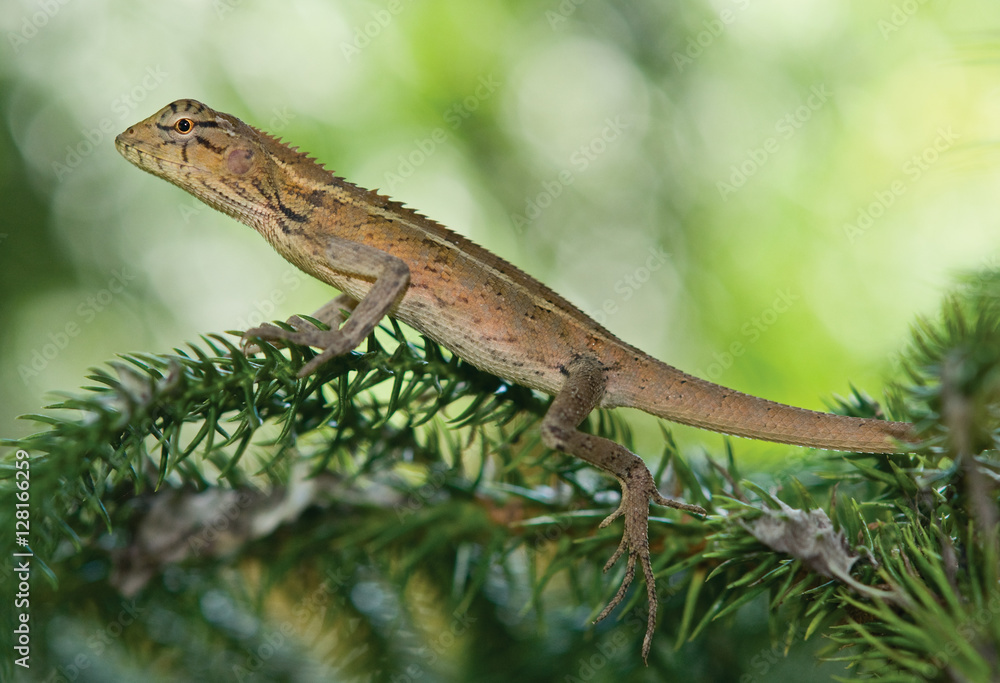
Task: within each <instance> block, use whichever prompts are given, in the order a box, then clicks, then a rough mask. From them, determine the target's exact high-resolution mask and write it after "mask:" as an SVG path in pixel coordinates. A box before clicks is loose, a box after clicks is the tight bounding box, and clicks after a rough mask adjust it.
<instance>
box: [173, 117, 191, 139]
mask: <svg viewBox="0 0 1000 683" xmlns="http://www.w3.org/2000/svg"><path fill="white" fill-rule="evenodd" d="M174 130H176V131H177V132H178V133H180V134H181V135H186V134H187V133H190V132H191V131H192V130H194V121H192V120H191V119H177V122H176V123H174Z"/></svg>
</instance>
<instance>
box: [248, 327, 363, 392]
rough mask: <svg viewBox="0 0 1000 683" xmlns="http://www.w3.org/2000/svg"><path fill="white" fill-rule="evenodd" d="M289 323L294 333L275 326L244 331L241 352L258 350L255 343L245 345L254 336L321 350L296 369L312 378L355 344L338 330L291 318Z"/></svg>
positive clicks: (301, 375)
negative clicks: (317, 371)
mask: <svg viewBox="0 0 1000 683" xmlns="http://www.w3.org/2000/svg"><path fill="white" fill-rule="evenodd" d="M288 324H289V325H291V326H292V327H293V328H294V330H285V329H282V328H280V327H278V326H277V325H270V324H264V325H260V326H258V327H254V328H252V329H249V330H247V331H246V332H244V333H243V341H244V353H246V354H248V355H249V354H252V353H255V352H256V351H258V350H259V348H257V346H256V344H252V343H251V344H246V342H247V341H248V340H249V339H251V338H253V337H257V338H259V339H264V340H267V341H270V342H278V343H282V342H286V341H287V342H291V343H293V344H299V345H301V346H313V347H316V348H320V349H323V350H322V351H321V352H320V353H319V354H318V355H316V357H315V358H313V359H312V360H310V361H309V362H308V363H306V364H305V365H304V366H302V369H301V370H299V372H298V376H299V377H306V376H308V375H311V374H312V373H313V371H314V370H316V368H318V367H319V366H320V365H322V364H323V363H325V362H326V361H328V360H330V359H331V358H333V357H335V356H342V355H344V354H345V353H347V352H348V351H350V350H351V349H353V348H354V347H355V346H357V344H353V343H351V340H349V339H348V338H347V337H346V336H345V335H344V333H343V332H341V331H340V330H337V329H331V330H322V329H320V328H318V327H315V326H314V325H312V324H311V323H309V322H308V321H306V320H304V319H303V318H300V317H299V316H297V315H293V316H292V317H291V318H289V319H288Z"/></svg>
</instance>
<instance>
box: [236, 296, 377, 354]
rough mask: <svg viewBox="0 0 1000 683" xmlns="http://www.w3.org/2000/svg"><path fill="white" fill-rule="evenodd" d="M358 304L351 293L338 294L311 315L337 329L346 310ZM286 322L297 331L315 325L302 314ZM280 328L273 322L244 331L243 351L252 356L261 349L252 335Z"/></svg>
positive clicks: (256, 335) (344, 316)
mask: <svg viewBox="0 0 1000 683" xmlns="http://www.w3.org/2000/svg"><path fill="white" fill-rule="evenodd" d="M357 305H358V300H357V299H355V298H354V297H352V296H351V295H349V294H338V295H337V296H336V297H334V298H333V299H331V300H330V301H327V302H326V303H325V304H323V305H322V306H321V307H320V308H319V309H318V310H317V311H316V312H315V313H313V314H312V315H311V316H309V317H310V318H312V319H314V320H318V321H319V322H321V323H323V324H324V325H326V326H327V327H329V328H330V329H331V330H336V329H339V328H340V326H341V325H343V324H344V321H345V320H347V315H345V314H344V312H345V311H346V312H347V313H348V314H350V313H351V312H352V311H354V309H355V307H357ZM285 324H287V325H291V326H292V327H293V328H294V329H295V331H296V332H300V331H302V330H306V329H308V328H310V327H315V326H314V325H313V324H312V323H311V322H309V321H308V320H305V319H304V318H303V317H302V316H299V315H293V316H291V317H290V318H289V319H288V320H286V321H285ZM280 329H281V328H280V327H277V326H276V325H272V324H271V323H264V324H263V325H258V326H257V327H254V328H251V329H249V330H247V331H246V332H244V333H243V339H242V340H241V341H242V344H243V353H244V354H245V355H247V356H251V355H253V354H255V353H257V352H258V351H260V347H258V346H257V345H256V344H254V343H252V342H251V341H250V339H251V338H252V337H260V333H261V331H262V330H267V331H271V330H280ZM272 341H273V342H278V343H280V342H281V340H280V339H273V340H272Z"/></svg>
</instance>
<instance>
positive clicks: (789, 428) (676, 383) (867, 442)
mask: <svg viewBox="0 0 1000 683" xmlns="http://www.w3.org/2000/svg"><path fill="white" fill-rule="evenodd" d="M643 360H644V361H645V362H642V363H639V364H637V365H638V367H637V375H639V376H636V377H632V378H629V379H628V380H627V381H625V382H624V383H623V385H622V386H621V389H622V393H621V394H619V395H615V394H616V392H615V391H614V388H613V387H610V386H609V388H608V389H609V392H608V398H609V399H610V401H609V402H611V403H613V404H615V405H627V406H632V407H635V408H638V409H640V410H642V411H644V412H647V413H650V414H652V415H656V416H658V417H662V418H664V419H666V420H670V421H671V422H679V423H681V424H686V425H692V426H694V427H699V428H701V429H708V430H711V431H714V432H721V433H723V434H731V435H733V436H743V437H748V438H751V439H762V440H764V441H773V442H776V443H787V444H794V445H796V446H809V447H812V448H821V449H825V450H831V451H853V452H857V453H904V452H907V451H908V450H911V449H910V448H908V447H907V443H908V442H909V443H913V442H915V441H916V440H917V439H916V437H915V435H914V432H913V425H911V424H910V423H909V422H890V421H888V420H877V419H868V418H860V417H846V416H844V415H834V414H832V413H821V412H818V411H815V410H806V409H805V408H795V407H793V406H789V405H785V404H783V403H776V402H774V401H768V400H767V399H763V398H758V397H756V396H751V395H749V394H744V393H742V392H739V391H735V390H733V389H727V388H726V387H723V386H720V385H718V384H713V383H712V382H707V381H705V380H703V379H699V378H697V377H694V376H693V375H688V374H686V373H684V372H681V371H680V370H678V369H676V368H674V367H671V366H669V365H666V364H665V363H661V362H660V361H657V360H655V359H653V358H646V359H643Z"/></svg>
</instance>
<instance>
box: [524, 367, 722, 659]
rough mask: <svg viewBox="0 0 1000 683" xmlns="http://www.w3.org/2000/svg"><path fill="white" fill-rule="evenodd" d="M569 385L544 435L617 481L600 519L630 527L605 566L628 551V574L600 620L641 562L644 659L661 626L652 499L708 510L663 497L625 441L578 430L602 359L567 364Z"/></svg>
mask: <svg viewBox="0 0 1000 683" xmlns="http://www.w3.org/2000/svg"><path fill="white" fill-rule="evenodd" d="M565 374H566V384H565V385H564V386H563V388H562V389H561V390H560V391H559V393H558V394H557V395H556V397H555V400H553V401H552V405H551V406H550V407H549V410H548V412H547V413H546V414H545V418H544V419H543V420H542V425H541V431H542V440H543V442H544V443H545V445H546V446H548V447H549V448H552V449H553V450H558V451H562V452H563V453H568V454H569V455H574V456H576V457H578V458H581V459H583V460H586V461H587V462H588V463H590V464H592V465H595V466H597V467H599V468H601V469H603V470H605V471H606V472H609V473H611V474H612V475H614V477H615V478H616V479H617V480H618V483H619V484H620V485H621V488H622V499H621V503H620V504H619V506H618V509H617V510H615V511H614V512H613V513H611V514H610V515H609V516H608V517H607V518H606V519H605V520H604V521H603V522H601V524H600V528H604V527H606V526H608V525H609V524H611V523H612V522H613V521H615V520H616V519H618V518H619V517H623V518H624V522H625V530H624V533H623V534H622V540H621V543H619V544H618V549H617V550H615V552H614V554H613V555H612V556H611V558H610V559H609V560H608V562H607V564H605V565H604V571H608V570H609V569H611V567H612V566H613V565H614V564H615V563H616V562H617V561H618V560H619V559H620V558H621V557H622V556H623V555H625V554H626V553H628V560H627V565H626V567H625V576H624V578H623V579H622V583H621V586H620V587H619V589H618V592H617V593H616V594H615V596H614V597H613V598H611V601H610V602H608V605H607V606H606V607H605V608H604V610H603V611H602V612H601V613H600V614H599V615H598V617H597V619H595V622H597V621H600V620H602V619H604V618H605V617H607V616H608V615H609V614H610V613H611V612H612V611H613V610H614V609H615V607H617V606H618V605H619V604H620V603H621V601H622V600H623V599H624V598H625V594H626V592H627V591H628V588H629V586H630V585H631V584H632V581H633V579H634V578H635V566H636V563H638V564H639V565H640V566H641V567H642V573H643V578H645V580H646V595H647V598H648V600H649V607H648V612H647V622H646V636H645V638H643V641H642V658H643V660H646V659H647V658H648V657H649V650H650V647H651V646H652V641H653V632H654V630H655V628H656V582H655V577H654V576H653V567H652V563H651V560H650V557H649V503H650V501H653V502H655V503H658V504H660V505H666V506H668V507H672V508H676V509H681V510H687V511H690V512H695V513H699V514H704V513H705V510H704V509H702V508H701V507H699V506H697V505H687V504H685V503H678V502H676V501H672V500H669V499H667V498H664V497H663V496H662V495H661V494H660V492H659V491H658V490H657V488H656V484H655V482H654V481H653V475H652V474H650V472H649V469H648V468H647V467H646V464H645V463H644V462H643V461H642V459H641V458H639V456H637V455H636V454H634V453H632V452H631V451H629V450H628V449H627V448H625V447H624V446H622V445H621V444H617V443H615V442H614V441H611V440H610V439H605V438H602V437H599V436H594V435H592V434H585V433H583V432H581V431H579V430H578V429H577V427H578V426H579V425H580V423H581V422H583V420H584V419H585V418H586V417H587V415H589V414H590V412H591V411H592V410H593V409H594V408H596V407H597V405H598V404H599V403H600V401H601V398H602V397H603V395H604V389H605V384H606V380H605V376H604V369H603V367H602V366H601V364H600V362H599V361H598V360H597V359H596V358H593V357H590V356H581V357H578V358H577V359H575V360H574V361H573V362H572V363H570V364H569V365H568V366H567V367H566V368H565Z"/></svg>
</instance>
